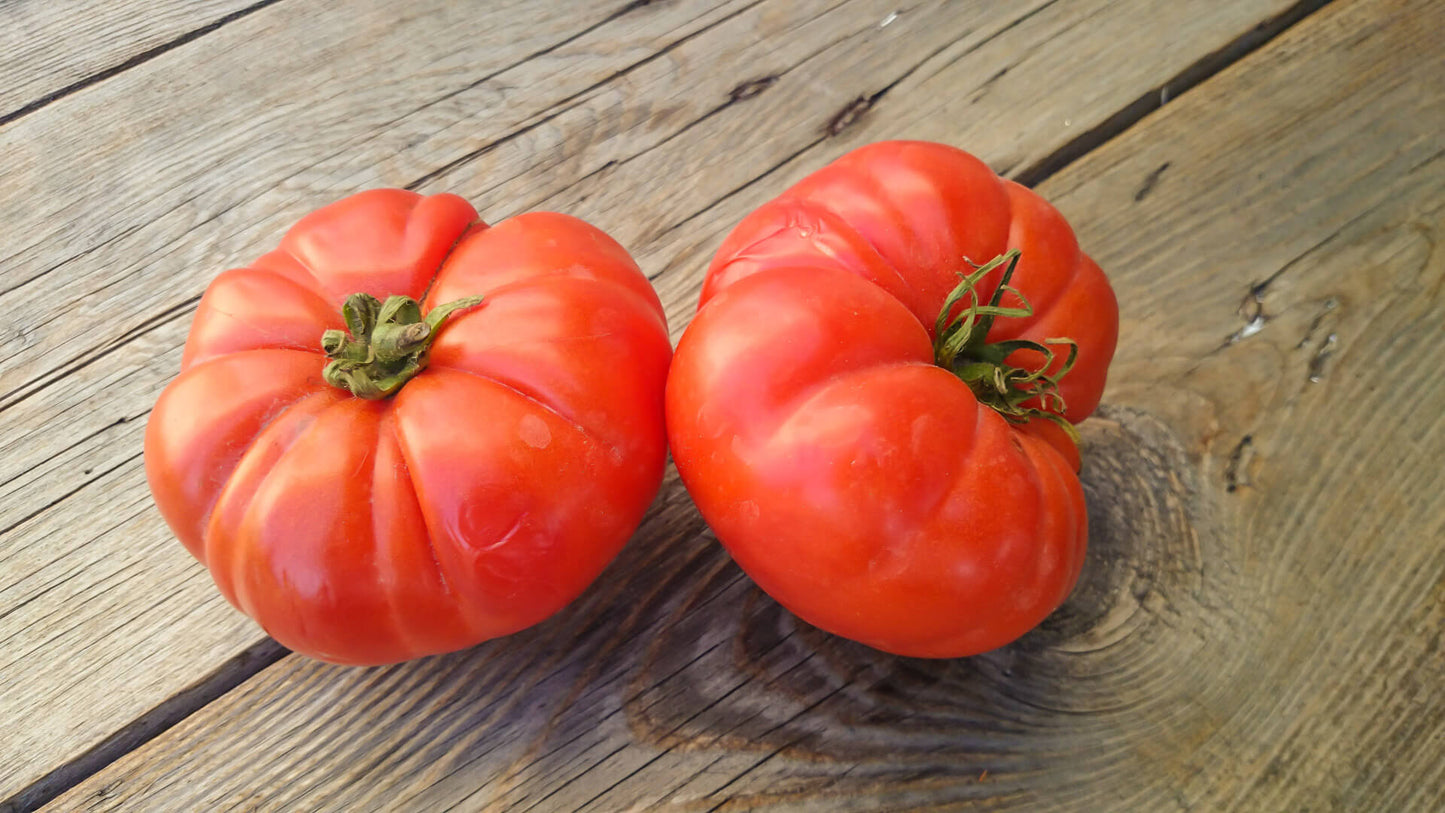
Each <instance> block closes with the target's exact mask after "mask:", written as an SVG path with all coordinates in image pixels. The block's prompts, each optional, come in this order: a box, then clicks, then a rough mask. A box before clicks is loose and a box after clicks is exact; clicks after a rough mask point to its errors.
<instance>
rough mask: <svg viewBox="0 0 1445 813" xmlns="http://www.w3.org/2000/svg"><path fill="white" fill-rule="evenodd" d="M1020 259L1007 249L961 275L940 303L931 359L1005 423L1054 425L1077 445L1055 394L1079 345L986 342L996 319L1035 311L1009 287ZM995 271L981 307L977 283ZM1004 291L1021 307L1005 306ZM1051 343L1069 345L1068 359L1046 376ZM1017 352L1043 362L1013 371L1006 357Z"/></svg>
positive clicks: (1071, 342) (1059, 340) (1063, 340)
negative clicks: (1028, 352)
mask: <svg viewBox="0 0 1445 813" xmlns="http://www.w3.org/2000/svg"><path fill="white" fill-rule="evenodd" d="M1019 256H1020V254H1019V250H1018V249H1011V250H1009V251H1008V252H1005V253H1004V254H1000V255H999V256H997V257H995V258H993V259H992V260H990V261H989V262H987V263H984V264H983V265H980V266H975V267H974V271H973V272H972V273H969V274H960V275H959V276H960V277H961V279H960V281H959V283H958V285H957V286H956V287H955V288H954V289H953V290H952V291H951V292H950V293H949V295H948V297H947V298H946V299H945V300H944V302H943V308H942V309H941V310H940V311H939V312H938V320H937V321H936V322H935V323H934V340H933V354H934V360H935V361H936V362H937V363H938V366H940V367H942V368H944V369H946V370H949V371H950V372H952V373H953V374H954V375H956V376H958V377H959V378H960V379H961V380H962V381H963V382H964V383H965V384H967V385H968V387H969V389H971V390H973V394H974V396H975V397H977V398H978V400H979V403H982V404H984V405H985V406H988V407H989V408H991V409H993V410H994V411H995V412H997V413H998V414H1000V415H1002V416H1003V417H1004V419H1005V420H1008V421H1009V422H1011V423H1018V424H1022V423H1027V422H1028V421H1030V420H1031V419H1033V418H1043V419H1044V420H1048V421H1053V422H1054V423H1056V424H1058V425H1059V426H1061V427H1063V429H1064V431H1065V432H1067V433H1068V435H1069V437H1070V438H1072V439H1073V440H1074V442H1075V443H1078V442H1079V431H1078V430H1077V429H1075V428H1074V425H1073V424H1071V423H1069V422H1068V420H1067V419H1065V418H1064V415H1063V413H1064V411H1065V406H1064V397H1063V396H1062V395H1060V394H1059V381H1060V380H1061V379H1062V378H1063V377H1064V376H1065V375H1067V374H1068V372H1069V371H1070V370H1071V369H1073V367H1074V362H1075V361H1076V360H1077V359H1078V356H1079V345H1078V343H1077V342H1075V341H1074V340H1073V339H1069V338H1050V339H1045V340H1044V341H1043V342H1036V341H1031V340H1029V339H1013V340H1009V341H1002V342H992V343H990V342H989V341H988V332H989V330H990V329H992V328H993V323H994V320H996V319H1000V318H1020V317H1025V316H1032V315H1033V313H1034V309H1033V306H1032V305H1030V304H1029V301H1028V300H1027V299H1025V298H1024V295H1023V294H1022V293H1021V292H1020V291H1019V290H1018V289H1017V288H1015V287H1013V286H1012V285H1010V284H1009V282H1010V281H1011V280H1012V279H1013V274H1014V270H1015V269H1016V268H1017V267H1018V262H1019ZM971 264H972V263H970V265H971ZM999 267H1003V269H1004V270H1003V278H1002V279H1000V280H999V284H998V287H997V288H995V289H994V292H993V296H992V297H991V298H990V299H989V301H988V302H987V303H986V304H980V303H979V301H978V297H977V292H976V288H977V286H978V284H979V283H980V282H982V281H983V279H984V277H987V276H988V275H989V274H990V273H992V272H993V271H995V270H996V269H998V268H999ZM1005 293H1012V294H1013V295H1014V297H1016V298H1017V299H1018V301H1019V305H1018V306H1015V307H1008V306H1005V305H1004V304H1003V297H1004V294H1005ZM965 299H967V300H968V304H967V305H966V306H964V307H963V308H962V310H960V311H959V312H958V313H957V314H955V315H950V314H953V311H954V309H955V308H957V307H958V305H959V303H960V302H963V301H964V300H965ZM1051 345H1052V346H1067V347H1068V356H1067V357H1066V358H1065V359H1064V363H1063V364H1062V365H1061V366H1060V367H1059V370H1058V371H1057V372H1054V373H1049V372H1048V369H1049V368H1050V367H1052V366H1053V364H1054V359H1055V358H1056V351H1055V350H1054V349H1053V347H1051ZM1017 350H1033V351H1035V352H1038V353H1042V354H1043V356H1044V361H1043V363H1042V364H1040V365H1039V367H1038V369H1036V370H1030V369H1027V368H1024V367H1015V366H1013V365H1011V364H1009V363H1008V361H1007V359H1008V357H1009V356H1010V355H1012V354H1013V353H1014V352H1015V351H1017ZM1032 399H1038V406H1025V405H1024V404H1025V403H1026V402H1028V401H1030V400H1032Z"/></svg>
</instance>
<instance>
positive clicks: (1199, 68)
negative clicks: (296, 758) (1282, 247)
mask: <svg viewBox="0 0 1445 813" xmlns="http://www.w3.org/2000/svg"><path fill="white" fill-rule="evenodd" d="M276 1H277V0H265V2H263V3H261V4H258V5H257V6H253V7H251V9H250V10H252V11H253V10H257V9H259V8H260V7H262V6H264V5H269V4H271V3H273V2H276ZM1328 2H1330V0H1304V1H1303V2H1300V3H1298V4H1296V5H1295V6H1294V7H1292V8H1291V9H1290V10H1288V11H1287V12H1285V13H1283V14H1280V15H1277V16H1276V17H1274V18H1272V19H1271V20H1269V21H1266V22H1265V23H1262V24H1261V25H1260V26H1258V27H1256V28H1255V29H1254V30H1253V31H1251V32H1250V33H1249V34H1246V35H1244V36H1243V37H1240V38H1238V39H1236V40H1235V41H1233V42H1232V43H1230V44H1229V45H1226V46H1224V47H1223V48H1221V49H1219V50H1218V51H1216V52H1214V53H1213V54H1211V55H1210V56H1208V57H1205V58H1204V59H1201V60H1199V61H1198V62H1196V63H1195V64H1194V65H1191V66H1190V67H1189V68H1187V69H1186V70H1185V71H1182V72H1180V73H1179V74H1177V75H1176V77H1174V78H1172V79H1170V80H1169V81H1167V82H1165V83H1163V84H1162V85H1161V86H1160V87H1161V91H1160V92H1154V91H1151V92H1150V93H1148V94H1145V96H1143V97H1141V99H1140V100H1139V101H1136V102H1135V103H1134V104H1132V105H1130V106H1129V107H1127V108H1126V109H1125V110H1124V111H1121V112H1120V114H1116V115H1115V116H1113V117H1111V118H1109V119H1107V120H1106V121H1105V122H1104V123H1103V124H1101V125H1099V126H1098V127H1096V128H1094V129H1092V130H1090V131H1088V132H1086V133H1084V134H1082V135H1080V136H1079V137H1077V138H1076V139H1075V140H1073V141H1070V142H1068V143H1066V144H1065V145H1064V146H1063V147H1061V148H1059V149H1058V150H1056V151H1054V152H1052V153H1050V154H1049V155H1048V156H1047V157H1046V158H1044V159H1043V160H1040V161H1039V162H1037V163H1035V164H1034V165H1032V166H1031V167H1028V168H1026V169H1024V170H1022V171H1020V172H1019V173H1018V175H1017V176H1016V178H1018V179H1020V182H1025V181H1026V182H1027V183H1028V184H1030V185H1032V184H1037V183H1040V182H1042V181H1043V180H1045V179H1046V178H1047V177H1049V176H1050V175H1053V174H1055V173H1057V172H1059V171H1060V170H1062V169H1063V168H1064V167H1066V166H1068V165H1069V164H1070V163H1072V162H1073V161H1075V160H1077V159H1078V158H1079V157H1081V156H1082V155H1083V154H1085V153H1087V152H1089V151H1091V150H1092V149H1094V148H1096V147H1097V146H1099V145H1101V144H1103V143H1105V142H1107V141H1108V140H1110V139H1112V138H1113V137H1115V136H1117V135H1118V134H1119V133H1121V132H1123V131H1124V130H1126V129H1128V128H1129V127H1131V126H1132V125H1133V124H1134V123H1136V122H1137V121H1138V120H1139V119H1142V118H1143V117H1144V116H1146V115H1148V114H1149V113H1152V112H1153V111H1154V110H1157V109H1158V108H1159V107H1160V106H1162V105H1163V104H1167V103H1168V102H1169V101H1172V100H1173V98H1177V97H1178V96H1179V95H1180V94H1182V93H1183V92H1185V91H1187V90H1188V89H1189V88H1191V87H1193V86H1194V85H1197V84H1199V83H1200V82H1203V81H1205V80H1207V79H1208V78H1209V77H1211V76H1213V75H1214V74H1215V73H1217V72H1218V71H1220V70H1222V69H1224V68H1225V67H1227V66H1228V65H1229V64H1232V62H1233V61H1237V60H1238V59H1241V58H1243V57H1244V56H1247V55H1248V54H1249V53H1251V52H1253V51H1254V50H1256V49H1258V48H1259V47H1262V46H1263V45H1265V44H1267V43H1268V42H1269V41H1270V40H1272V39H1273V38H1274V37H1276V36H1278V35H1280V34H1282V33H1283V32H1284V31H1286V30H1288V28H1289V27H1291V26H1293V25H1294V24H1296V23H1298V22H1299V21H1301V20H1303V19H1304V18H1305V17H1306V16H1308V15H1309V14H1310V13H1312V12H1313V11H1315V10H1318V9H1319V8H1322V7H1323V6H1324V5H1327V4H1328ZM637 5H638V4H637V3H632V4H629V6H627V7H625V8H624V9H622V10H620V11H619V12H617V13H615V14H614V16H613V17H611V18H609V20H610V19H614V18H615V17H616V16H621V15H622V14H625V13H627V12H628V11H630V10H632V9H633V8H634V7H636V6H637ZM749 7H750V6H749ZM1045 7H1046V6H1041V7H1040V9H1038V10H1035V11H1032V12H1030V13H1029V14H1030V15H1032V14H1036V13H1038V11H1040V10H1042V9H1043V8H1045ZM746 8H747V7H745V8H744V9H740V10H739V11H737V12H735V13H734V15H729V17H726V18H723V19H722V20H719V21H717V22H716V23H713V25H716V24H720V23H721V22H723V21H725V20H726V19H730V18H731V16H735V15H736V14H739V13H742V11H745V10H746ZM234 16H235V15H232V17H234ZM1020 22H1022V19H1020V20H1018V21H1015V22H1012V23H1010V24H1009V25H1008V26H1005V27H1003V28H1001V29H1000V30H999V31H998V32H995V33H994V34H993V35H991V36H990V37H989V38H987V39H985V40H983V41H981V42H979V43H977V44H976V45H975V46H973V47H972V48H971V49H970V50H974V49H976V48H978V47H982V46H983V45H984V44H986V43H987V42H988V41H989V40H990V39H992V38H993V37H996V36H998V35H999V34H1002V33H1003V32H1004V31H1006V30H1008V29H1009V28H1012V27H1014V26H1016V25H1018V24H1019V23H1020ZM709 27H710V26H709ZM705 30H706V29H701V30H699V31H698V32H694V33H693V34H691V35H689V36H688V37H684V38H683V39H681V40H677V41H675V42H674V43H673V44H671V45H669V46H667V47H666V48H664V49H662V50H660V51H659V52H658V53H657V54H655V55H654V56H652V57H649V58H648V59H646V60H643V61H640V62H638V63H635V64H634V65H632V66H629V67H628V68H625V69H622V70H620V71H618V72H616V73H615V74H613V75H611V76H609V77H607V79H605V80H603V81H601V82H598V83H595V84H594V85H592V86H590V87H588V88H587V89H585V90H582V91H579V92H577V93H576V94H574V95H573V96H570V97H568V98H567V99H565V100H563V101H562V102H561V103H559V104H558V105H556V106H554V108H552V109H551V110H550V111H549V112H548V113H547V114H546V115H545V117H543V118H542V119H540V120H538V121H535V122H531V123H529V124H527V125H525V126H524V127H523V128H519V129H518V130H515V131H513V132H512V133H509V134H507V135H506V136H503V137H502V138H500V139H497V140H496V141H493V142H492V143H489V144H488V145H487V146H486V147H484V148H483V149H481V150H478V151H476V152H473V153H469V154H468V155H466V156H463V157H462V158H459V159H457V160H456V161H454V162H451V163H449V164H448V165H445V166H444V167H442V168H439V169H438V170H436V171H434V172H431V173H428V174H427V175H424V176H422V177H420V178H418V179H416V180H415V181H413V182H412V183H411V184H408V188H416V187H418V186H421V185H424V184H425V183H427V182H429V181H431V180H433V179H435V178H437V177H440V176H441V175H444V174H445V173H446V172H449V171H451V170H454V169H456V168H459V167H461V166H464V165H465V164H467V163H470V162H471V161H473V160H475V159H476V158H477V157H479V156H480V155H483V154H485V153H486V152H489V151H491V150H492V149H494V148H495V147H496V146H497V145H498V144H499V143H500V142H501V141H504V140H508V139H511V138H515V137H517V136H518V135H521V134H523V133H524V132H525V131H527V130H530V129H533V128H535V127H537V126H541V125H542V124H544V123H545V122H546V121H549V120H551V119H553V118H555V117H556V116H558V115H561V114H562V113H563V112H565V110H566V109H567V107H566V105H568V104H569V103H572V102H575V101H576V100H577V99H578V98H581V97H583V96H585V95H586V94H587V93H589V92H593V91H595V90H596V89H597V88H599V87H601V86H603V85H605V84H606V83H607V82H610V81H613V80H615V79H616V78H618V77H620V76H622V75H625V74H626V73H628V72H629V71H631V70H633V69H635V68H636V67H639V66H640V65H642V64H644V63H645V62H647V61H650V60H651V59H654V58H656V57H658V56H661V55H662V54H663V53H665V52H666V51H667V50H670V49H672V48H674V47H676V46H678V45H681V44H682V43H683V42H684V41H685V40H686V39H689V38H691V37H692V36H696V35H697V34H699V33H702V31H705ZM583 33H585V32H583ZM581 35H582V34H578V35H576V36H581ZM573 38H574V39H575V37H573ZM192 39H194V37H192ZM187 41H189V40H187ZM180 44H184V43H181V42H176V43H175V45H180ZM559 47H560V43H559ZM941 50H942V49H939V50H937V51H935V52H934V53H932V54H929V55H928V56H927V57H925V58H923V59H922V60H920V61H919V62H917V63H916V64H914V65H913V66H912V67H910V68H909V69H908V70H907V71H906V72H904V73H903V74H902V75H900V76H899V77H897V78H896V79H895V80H893V81H892V82H890V83H889V84H887V85H885V86H884V87H883V88H881V89H880V90H879V91H877V92H876V93H875V94H874V95H873V96H871V97H867V106H866V107H865V108H863V110H853V109H852V106H851V105H850V106H848V107H845V108H844V109H843V110H841V111H840V113H839V115H838V116H837V117H835V118H834V120H833V123H831V124H830V125H829V126H828V127H827V128H825V131H824V134H823V135H821V136H820V137H819V138H817V139H816V140H814V141H813V142H811V143H809V144H808V145H806V146H805V147H803V148H802V149H800V150H798V151H797V152H796V153H794V154H792V155H790V156H788V157H787V158H786V159H784V160H783V161H780V162H778V163H777V164H776V165H774V166H773V167H770V168H768V169H767V170H765V171H764V172H762V173H761V174H759V175H757V176H756V177H755V178H754V180H753V181H751V182H749V183H748V184H745V185H743V186H740V187H738V188H736V189H734V190H732V191H730V192H728V193H726V194H724V195H723V196H721V197H719V198H717V199H715V200H714V201H713V202H712V203H711V204H709V205H708V206H707V207H706V208H704V209H702V210H700V211H698V212H695V213H694V214H692V215H690V216H689V217H688V218H685V219H684V220H682V221H679V222H678V223H677V224H676V225H674V226H673V227H671V228H670V229H669V231H671V230H672V229H675V228H677V227H678V226H681V225H683V224H684V223H686V222H688V221H691V220H693V219H695V218H696V217H699V216H702V215H704V214H705V213H706V212H707V211H710V210H711V209H712V208H714V207H715V206H716V205H718V204H720V203H722V202H724V201H725V200H727V199H728V198H730V197H732V196H734V195H736V194H737V193H739V192H741V191H743V190H744V189H746V188H747V187H748V186H751V185H752V184H755V183H757V182H758V181H761V180H762V179H764V178H766V177H768V176H770V175H771V174H772V173H773V172H775V171H776V170H777V169H779V168H781V167H782V166H785V165H787V164H788V163H790V162H791V161H793V160H795V159H796V158H797V157H799V156H800V155H802V154H804V153H806V152H807V151H809V150H811V149H814V148H816V147H817V146H818V145H820V144H822V143H823V142H824V141H826V140H827V139H828V138H829V137H832V136H836V135H838V134H840V133H842V132H843V131H844V130H845V129H846V127H847V125H850V124H852V123H853V122H854V121H856V120H857V119H858V117H859V116H860V115H861V114H862V113H863V112H864V111H866V110H867V109H868V108H871V107H872V106H873V105H874V104H876V103H877V101H878V100H879V99H881V98H882V97H883V96H884V95H885V94H886V93H887V91H888V90H889V89H891V88H892V87H894V86H895V85H897V84H898V83H899V82H901V81H903V80H904V79H906V78H907V76H909V75H910V74H912V73H913V71H915V70H917V69H918V68H919V67H920V66H921V65H923V64H924V63H925V62H926V61H927V59H928V58H931V57H933V56H935V55H936V54H937V53H939V52H941ZM156 55H158V54H156ZM136 64H139V63H136ZM128 67H129V66H128ZM480 81H485V80H480ZM740 87H741V86H740ZM77 89H79V88H77ZM764 90H765V88H764ZM753 95H756V93H743V94H742V95H741V96H740V98H730V99H729V100H728V101H726V102H724V103H723V104H722V105H720V106H718V107H717V108H714V109H712V110H710V111H709V112H707V113H705V114H704V115H703V116H702V117H701V118H699V119H697V120H695V121H694V122H693V123H692V124H689V125H687V126H689V127H690V126H694V125H695V124H696V123H698V122H700V121H702V120H703V119H705V118H707V117H709V116H712V115H715V114H716V113H717V112H718V111H720V110H722V109H724V108H725V107H727V106H729V105H731V104H735V103H737V102H738V101H742V100H746V99H747V98H751V97H752V96H753ZM1155 102H1157V103H1155ZM1124 114H1127V115H1124ZM845 117H846V119H845ZM4 121H8V119H7V120H3V121H0V124H3V123H4ZM840 123H841V124H842V126H836V127H835V125H837V124H840ZM654 146H655V145H654ZM650 149H652V147H649V148H648V150H644V151H643V152H641V153H638V154H637V155H634V156H632V157H633V158H635V157H638V156H641V155H644V154H646V152H647V151H649V150H650ZM627 160H631V158H629V159H627ZM589 176H590V175H589ZM236 205H240V203H237V204H236ZM220 214H221V213H217V215H216V216H217V217H218V216H219V215H220ZM665 234H666V232H664V233H662V234H659V235H656V236H655V237H654V239H656V238H657V237H661V236H664V235H665ZM665 270H666V269H662V270H660V271H658V272H657V273H656V274H654V275H653V277H654V278H655V277H656V276H659V275H660V274H661V273H662V271H665ZM197 300H198V298H191V299H188V300H187V301H186V302H183V303H179V304H178V305H176V306H174V307H173V308H170V309H167V311H165V312H164V314H163V317H164V318H162V317H157V318H153V319H152V320H148V321H149V322H150V324H149V325H147V329H148V330H149V329H154V328H155V327H157V326H159V325H160V324H163V323H165V322H169V321H173V320H174V319H179V318H182V317H183V316H184V315H185V314H186V313H188V312H189V308H190V307H193V306H194V303H195V301H197ZM144 332H145V331H137V332H136V333H134V334H131V335H130V336H129V338H127V339H126V340H125V341H122V342H119V343H115V344H113V345H111V346H110V347H107V348H106V349H105V350H104V351H102V352H101V353H100V354H96V355H95V356H91V357H89V358H88V359H85V360H84V361H83V362H82V363H81V364H80V365H78V366H85V365H88V364H90V363H94V361H96V360H97V359H98V358H100V357H102V356H104V355H106V354H108V353H110V352H113V351H114V350H115V349H116V348H118V347H119V346H122V345H123V344H125V343H127V342H128V341H130V340H133V339H134V338H138V337H139V336H140V335H142V334H143V333H144ZM76 366H77V365H70V366H67V368H66V371H65V372H70V371H73V368H75V367H76ZM64 374H65V373H57V375H55V376H54V377H50V380H49V381H48V382H35V386H34V387H33V388H30V389H29V391H27V392H24V393H15V394H14V395H15V397H12V398H10V399H7V401H6V402H5V403H3V404H0V411H3V410H4V409H6V408H8V407H10V406H12V405H13V404H14V403H17V402H18V401H20V400H23V399H24V398H27V397H29V396H30V395H33V394H35V393H36V392H38V391H39V390H41V389H44V388H45V386H47V385H48V384H49V383H51V382H53V381H56V380H59V378H61V377H63V375H64ZM144 414H147V413H142V414H141V415H138V416H136V418H140V417H143V416H144ZM134 419H135V418H133V419H132V420H134ZM121 465H124V464H121ZM82 488H83V486H82ZM73 493H75V492H74V491H72V492H70V494H73ZM62 500H63V498H62ZM59 502H60V501H59V500H57V501H56V502H53V503H51V504H49V505H47V506H45V507H44V508H42V509H39V510H38V511H37V512H35V514H33V515H28V516H27V517H25V518H24V519H23V520H22V521H21V523H17V525H18V524H23V522H24V521H28V520H30V519H32V518H33V516H34V515H38V514H39V513H43V511H45V510H47V509H48V508H51V507H53V506H54V505H56V504H58V503H59ZM13 527H15V526H12V527H11V528H7V529H5V531H7V532H8V531H9V530H11V529H13ZM0 533H3V532H0ZM266 665H269V664H266ZM260 668H264V667H258V669H257V671H259V669H260ZM217 696H219V695H217ZM210 699H214V698H210ZM206 702H209V700H207V701H206ZM197 708H199V706H198V707H197ZM192 711H194V709H193V710H192ZM179 719H181V718H177V720H176V721H177V722H178V721H179ZM124 730H125V729H122V730H121V731H118V732H117V735H119V734H120V733H121V732H123V731H124ZM162 730H163V729H162ZM156 733H157V734H159V733H161V731H157V732H156ZM147 739H149V738H147ZM107 741H109V740H107ZM143 742H144V740H142V741H139V742H136V743H135V745H134V746H132V747H138V746H139V745H141V744H143ZM123 753H124V752H119V753H116V754H115V756H114V757H113V758H118V757H119V756H121V755H123ZM88 754H89V752H88ZM84 758H85V757H82V759H84ZM72 764H73V763H72ZM65 767H66V766H62V767H61V768H59V769H57V772H60V771H64V770H65ZM99 767H103V765H102V766H99ZM99 767H97V768H96V770H98V769H99ZM92 773H93V771H92ZM53 775H54V774H52V776H53ZM88 775H89V774H85V775H83V776H78V777H76V778H75V780H74V782H71V783H70V785H73V784H75V783H76V782H79V781H81V780H82V779H84V778H85V776H88ZM46 778H49V776H47V777H46ZM43 782H45V779H42V780H41V781H40V782H38V783H37V785H39V784H40V783H43ZM70 785H65V786H64V787H62V788H60V789H59V790H57V791H55V793H54V794H52V795H51V796H50V797H49V798H53V797H54V795H58V793H60V792H63V791H64V790H65V789H67V788H68V787H70ZM32 787H34V786H32ZM28 791H29V789H26V790H24V791H21V793H20V794H17V796H16V797H15V798H20V796H22V795H24V794H26V793H27V792H28ZM41 804H43V802H41Z"/></svg>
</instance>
